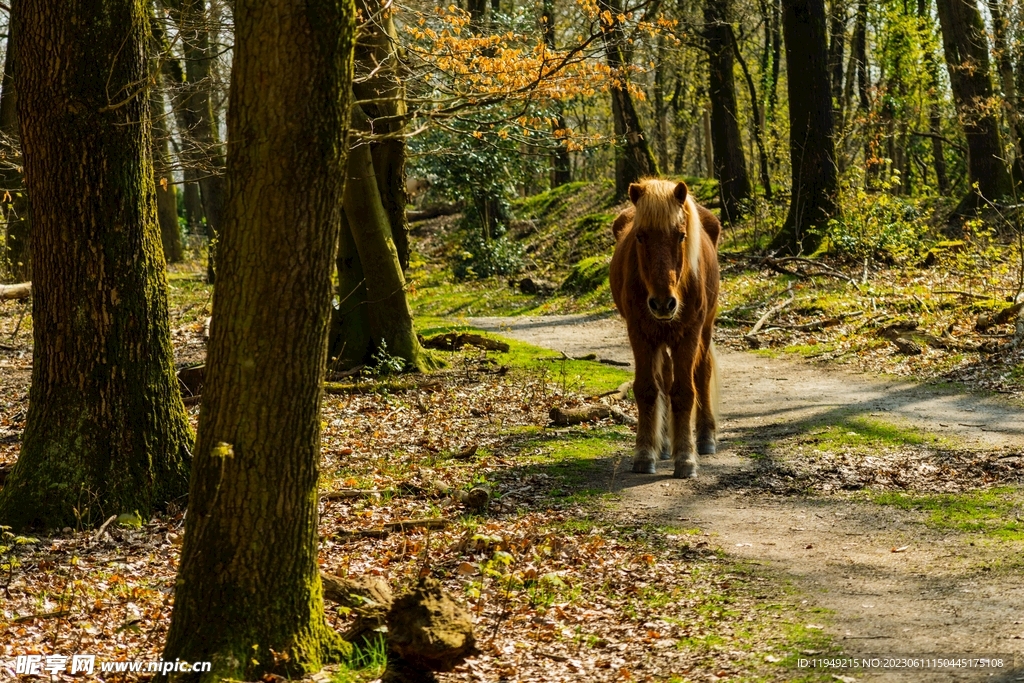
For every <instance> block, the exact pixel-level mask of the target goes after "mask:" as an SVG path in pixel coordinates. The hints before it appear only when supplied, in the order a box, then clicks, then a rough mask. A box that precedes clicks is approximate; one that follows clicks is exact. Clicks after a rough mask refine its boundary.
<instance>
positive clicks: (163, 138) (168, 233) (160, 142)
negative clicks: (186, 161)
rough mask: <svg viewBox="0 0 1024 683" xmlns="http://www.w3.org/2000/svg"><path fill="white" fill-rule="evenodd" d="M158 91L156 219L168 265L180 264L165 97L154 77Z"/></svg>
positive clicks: (154, 102) (155, 114)
mask: <svg viewBox="0 0 1024 683" xmlns="http://www.w3.org/2000/svg"><path fill="white" fill-rule="evenodd" d="M153 81H154V83H156V84H157V87H155V88H153V91H152V94H151V97H152V102H151V104H152V110H153V112H152V119H153V136H152V144H153V178H154V183H155V187H156V215H157V221H158V223H159V224H160V242H161V244H162V245H163V251H164V259H165V260H166V261H167V263H179V262H181V261H182V260H183V259H184V257H185V253H184V249H183V248H182V245H181V226H180V225H179V224H178V188H177V186H176V185H175V184H174V177H173V176H172V175H171V153H170V149H169V147H170V144H169V143H170V132H169V131H168V130H167V120H166V118H165V117H166V114H165V112H164V94H163V91H162V90H161V89H160V85H159V84H160V74H159V73H155V74H153Z"/></svg>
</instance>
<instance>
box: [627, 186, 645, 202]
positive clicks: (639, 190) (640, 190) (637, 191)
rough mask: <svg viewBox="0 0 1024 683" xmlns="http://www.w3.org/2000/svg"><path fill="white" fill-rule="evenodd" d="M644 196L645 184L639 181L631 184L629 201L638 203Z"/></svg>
mask: <svg viewBox="0 0 1024 683" xmlns="http://www.w3.org/2000/svg"><path fill="white" fill-rule="evenodd" d="M643 196H644V186H643V185H638V184H637V183H630V184H629V201H631V202H633V203H634V204H636V203H637V202H638V201H640V198H641V197H643Z"/></svg>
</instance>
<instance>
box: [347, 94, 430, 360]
mask: <svg viewBox="0 0 1024 683" xmlns="http://www.w3.org/2000/svg"><path fill="white" fill-rule="evenodd" d="M352 121H353V127H354V128H360V129H362V130H363V131H366V132H368V131H369V130H370V121H369V119H368V118H366V115H365V114H364V113H363V112H362V111H361V110H360V109H359V107H353V108H352ZM346 176H347V178H346V183H345V217H346V218H347V223H348V226H349V228H350V230H351V235H352V242H351V243H347V242H346V241H345V240H342V243H341V245H340V246H341V248H342V249H345V248H351V246H354V247H355V249H356V255H358V258H359V262H360V265H361V268H362V272H363V275H364V277H365V281H364V282H365V285H364V286H365V290H366V299H365V300H364V303H365V308H366V319H367V324H368V328H369V332H370V339H371V346H372V347H373V348H374V349H379V348H380V347H381V346H382V345H384V346H386V347H387V353H388V354H389V355H391V356H396V357H398V358H401V359H402V360H403V361H405V367H406V369H407V370H420V371H422V370H426V369H427V368H428V367H429V365H430V358H429V356H428V355H427V354H426V353H425V352H424V351H423V349H422V348H421V347H420V343H419V340H418V339H417V337H416V330H415V329H414V327H413V323H412V312H411V311H410V310H409V302H408V300H407V299H406V297H405V277H404V276H403V275H402V268H401V266H400V264H399V261H398V250H397V249H396V248H395V243H394V240H393V239H392V235H391V225H390V223H389V221H388V216H387V212H386V211H385V209H384V205H383V203H382V202H381V198H380V192H379V191H378V189H377V176H376V174H375V173H374V163H373V155H372V152H371V149H370V146H369V145H368V144H366V143H360V142H358V141H356V142H354V144H353V145H352V147H351V149H350V150H349V157H348V170H347V173H346ZM349 245H350V246H349ZM351 256H352V254H351V253H348V254H345V253H344V252H342V251H339V254H338V257H339V258H343V257H351ZM339 280H341V278H340V277H339ZM342 296H347V294H344V293H342Z"/></svg>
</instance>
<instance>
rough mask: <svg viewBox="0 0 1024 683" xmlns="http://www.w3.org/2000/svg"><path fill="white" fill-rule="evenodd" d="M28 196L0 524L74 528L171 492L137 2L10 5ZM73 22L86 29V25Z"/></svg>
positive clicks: (163, 300)
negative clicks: (29, 353)
mask: <svg viewBox="0 0 1024 683" xmlns="http://www.w3.org/2000/svg"><path fill="white" fill-rule="evenodd" d="M14 9H15V11H14V22H15V23H14V26H13V29H14V31H13V33H14V36H15V44H14V46H13V49H14V50H15V51H16V53H17V54H18V56H19V68H18V109H19V115H20V120H21V121H22V122H23V126H22V130H21V133H22V145H23V147H24V153H25V174H26V180H27V183H28V188H29V191H30V193H31V194H32V196H33V197H36V198H37V201H36V202H34V203H33V206H32V214H33V238H32V263H33V274H32V290H33V310H32V320H33V337H34V344H35V345H34V357H33V363H32V389H31V401H30V404H29V412H28V418H27V422H26V426H25V434H24V437H23V440H22V448H21V455H20V457H19V458H18V461H17V463H16V464H15V467H14V469H13V471H12V472H11V473H10V475H9V476H8V478H7V482H6V486H5V487H4V488H3V489H2V490H0V523H4V524H11V525H14V526H25V525H29V524H42V525H44V526H47V527H58V528H59V527H63V526H79V525H82V524H91V523H97V522H101V521H102V520H103V517H104V516H106V515H110V514H117V513H123V512H134V511H138V512H139V513H140V514H142V515H143V516H146V515H148V514H149V513H150V512H151V511H152V510H153V509H154V508H155V507H157V506H159V505H161V504H163V503H166V502H168V501H172V500H179V499H180V498H181V497H182V495H183V494H184V492H185V490H186V488H187V476H188V461H189V451H188V449H189V446H190V444H191V434H190V431H189V428H188V423H187V421H186V417H185V410H184V406H183V405H182V402H181V396H180V394H179V393H178V388H177V381H176V379H175V377H174V369H173V365H172V362H173V355H172V350H171V340H170V332H169V329H168V323H167V295H166V281H165V279H164V264H163V259H162V258H161V255H160V241H159V240H160V236H159V233H158V230H157V223H156V201H155V196H154V187H153V167H152V162H151V159H150V137H149V136H150V124H149V116H150V112H149V94H148V92H147V90H146V88H145V87H141V88H140V86H139V84H145V83H146V82H147V76H148V65H147V63H146V54H147V50H146V41H147V39H148V35H149V21H148V13H147V9H146V5H145V3H144V2H141V0H107V1H106V2H103V3H98V4H96V3H94V4H82V3H67V2H63V1H62V0H48V1H46V2H43V1H37V2H19V3H17V4H16V5H15V8H14ZM86 27H87V28H86Z"/></svg>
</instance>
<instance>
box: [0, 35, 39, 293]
mask: <svg viewBox="0 0 1024 683" xmlns="http://www.w3.org/2000/svg"><path fill="white" fill-rule="evenodd" d="M16 67H17V62H16V60H15V53H14V49H13V41H12V40H11V32H10V27H8V36H7V55H6V57H5V61H4V81H3V92H2V94H0V134H2V135H3V140H0V145H3V151H4V152H5V153H6V155H7V159H5V160H0V197H3V198H4V199H5V200H6V199H7V198H8V196H9V197H10V199H9V201H5V202H4V206H3V213H4V220H5V221H6V223H7V226H6V232H7V243H6V244H7V254H6V260H7V264H8V268H9V270H10V276H11V280H12V281H13V282H18V281H20V280H29V279H31V277H32V266H31V264H32V259H31V256H30V252H31V250H30V249H29V244H30V230H29V225H30V224H29V207H28V193H27V192H26V191H25V178H24V175H23V173H22V172H21V169H20V168H19V165H20V161H19V160H18V152H19V151H20V150H19V149H18V148H19V146H20V142H19V139H20V137H21V134H20V128H19V126H18V98H17V91H16V90H15V88H14V82H15V75H14V70H15V68H16Z"/></svg>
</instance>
